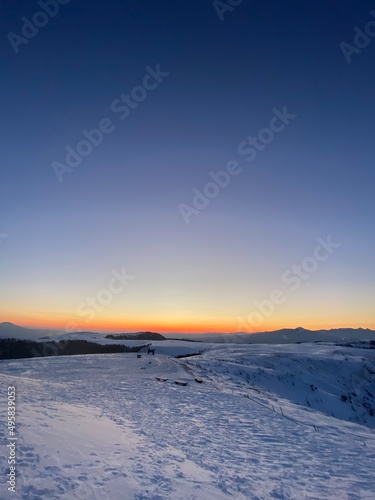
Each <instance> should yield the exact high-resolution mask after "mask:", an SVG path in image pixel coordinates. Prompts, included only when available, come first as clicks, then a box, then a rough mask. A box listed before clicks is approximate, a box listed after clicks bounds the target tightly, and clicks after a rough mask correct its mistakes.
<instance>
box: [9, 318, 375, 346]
mask: <svg viewBox="0 0 375 500" xmlns="http://www.w3.org/2000/svg"><path fill="white" fill-rule="evenodd" d="M65 336H69V338H78V337H79V338H81V339H84V338H87V339H89V338H90V339H91V340H94V338H95V337H96V338H106V339H108V340H142V341H145V340H150V341H162V340H166V339H168V338H169V339H170V338H172V337H173V338H175V339H178V340H182V339H186V340H190V341H201V342H215V343H217V342H224V343H233V344H294V343H299V342H352V341H358V342H359V341H369V340H375V331H374V330H369V329H368V328H366V329H364V328H336V329H332V330H306V329H305V328H302V327H298V328H284V329H282V330H276V331H273V332H261V333H246V332H244V333H230V334H223V333H202V334H181V333H173V334H165V336H164V335H161V334H160V333H156V332H136V333H119V334H110V335H108V334H107V335H106V334H100V333H94V332H75V333H71V334H64V333H61V332H60V333H58V332H52V333H51V331H50V330H47V331H46V330H35V329H31V328H24V327H22V326H18V325H14V324H13V323H9V322H5V323H0V339H6V338H12V339H24V340H36V339H46V338H47V339H51V340H52V339H53V340H54V339H55V338H57V337H58V338H59V339H62V338H64V337H65Z"/></svg>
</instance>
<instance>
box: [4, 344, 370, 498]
mask: <svg viewBox="0 0 375 500" xmlns="http://www.w3.org/2000/svg"><path fill="white" fill-rule="evenodd" d="M153 345H154V346H155V347H156V348H157V351H156V355H155V356H152V355H149V356H147V355H144V354H142V357H141V358H140V359H139V358H137V355H136V354H133V353H125V354H106V355H90V356H61V357H54V358H52V357H51V358H36V359H23V360H2V361H1V362H0V373H1V378H2V386H3V387H4V388H6V387H7V386H8V385H15V386H16V388H17V429H16V435H17V438H18V440H17V444H18V447H17V459H18V460H17V493H16V494H13V493H9V494H8V493H7V492H6V472H7V471H6V464H5V463H4V462H3V463H2V466H1V469H2V470H1V476H0V477H1V479H0V482H1V484H0V490H1V493H0V498H1V499H3V498H4V499H5V498H15V499H25V500H26V499H27V500H29V499H30V500H36V499H48V500H53V499H60V498H68V499H70V498H78V499H94V500H95V499H98V500H99V499H100V500H102V499H104V500H107V499H108V500H109V499H110V500H117V499H121V500H123V499H129V500H132V499H134V500H146V499H147V500H162V499H173V500H174V499H181V500H182V499H184V500H185V499H187V500H193V499H195V500H200V499H202V500H203V499H209V500H210V499H212V500H214V499H215V500H216V499H217V500H221V499H240V500H241V499H276V498H277V499H302V498H310V499H325V498H347V499H373V498H375V435H374V430H373V429H374V423H373V420H374V419H375V417H371V416H370V415H369V414H368V412H367V413H366V408H365V407H364V406H363V403H364V398H365V395H366V394H367V393H366V391H369V392H370V393H371V392H372V394H374V385H373V384H374V374H373V373H372V367H373V366H374V360H375V350H371V349H362V348H349V347H340V346H334V345H314V344H309V345H308V344H303V345H282V346H281V345H279V346H277V345H276V346H275V345H273V346H267V345H262V346H261V345H258V346H254V345H237V346H234V345H233V344H203V343H202V344H201V343H199V344H194V343H193V344H192V343H189V342H178V341H164V342H162V343H160V342H154V343H153ZM158 346H159V347H158ZM161 346H162V347H161ZM158 349H159V350H160V351H161V350H162V351H163V353H162V352H159V353H158ZM201 349H205V352H204V353H203V354H202V355H200V356H196V357H188V358H182V359H175V358H172V357H170V356H175V355H177V354H184V353H186V350H193V351H195V352H196V351H198V350H201ZM157 377H158V378H159V379H161V380H157ZM195 378H200V379H202V380H203V383H197V382H196V381H195V380H194V379H195ZM176 381H182V382H187V385H186V386H181V385H176V383H175V382H176ZM293 383H294V385H293ZM311 385H313V386H314V387H316V389H314V390H312V389H311ZM354 386H355V391H356V394H357V395H356V397H354V396H351V397H352V402H349V401H346V402H344V401H342V400H341V394H342V393H343V392H345V393H347V394H350V393H351V392H354V390H353V387H354ZM369 397H370V396H369ZM1 398H2V399H1V403H2V404H1V422H5V411H4V410H5V404H6V399H5V398H6V391H2V394H1ZM307 400H308V401H309V402H310V404H307ZM332 412H333V413H334V414H335V417H337V418H335V417H333V416H332ZM349 418H351V419H352V420H353V421H349ZM6 436H7V434H6V428H5V426H4V425H3V426H2V427H0V437H1V443H2V449H1V452H2V453H3V455H4V456H6V453H7V452H6V439H5V438H6Z"/></svg>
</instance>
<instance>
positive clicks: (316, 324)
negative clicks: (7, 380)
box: [0, 0, 375, 333]
mask: <svg viewBox="0 0 375 500" xmlns="http://www.w3.org/2000/svg"><path fill="white" fill-rule="evenodd" d="M216 3H217V2H216ZM38 5H39V4H38V3H35V2H31V3H30V2H26V0H22V1H20V2H17V4H15V3H14V2H10V1H9V0H8V1H6V2H5V5H4V13H3V16H2V17H3V18H2V32H3V43H2V44H1V46H0V54H1V57H2V61H3V72H2V81H1V89H2V93H1V95H2V98H1V99H2V109H3V117H4V122H3V123H4V125H3V128H2V142H3V148H2V153H1V160H2V169H1V172H2V176H1V183H0V280H1V303H0V321H10V322H12V323H15V324H17V325H22V326H30V327H38V328H56V329H65V330H67V331H70V330H73V331H74V330H89V331H107V332H110V331H114V332H116V331H117V332H128V331H144V330H151V331H157V332H161V333H163V332H168V331H172V332H194V333H196V332H236V331H249V332H258V331H270V330H277V329H280V328H284V327H287V328H296V327H298V326H303V327H304V328H307V329H312V330H317V329H323V328H327V329H329V328H338V327H353V328H358V327H363V328H372V329H375V317H374V307H373V298H374V292H375V286H374V284H375V266H374V263H373V260H374V255H375V235H374V229H373V226H374V222H373V219H374V213H375V197H374V181H375V171H374V146H373V145H374V132H375V130H374V124H373V116H374V114H375V101H374V99H373V89H374V85H375V72H374V71H373V61H374V57H375V36H372V35H371V36H368V35H367V39H368V40H366V38H363V37H365V36H366V35H363V36H362V39H360V38H358V39H357V42H358V43H357V45H358V44H362V45H361V48H358V47H357V46H356V45H354V44H355V40H354V39H355V36H356V35H357V36H359V35H358V30H364V29H365V27H366V26H367V25H368V23H370V22H374V21H375V17H374V15H373V14H372V13H371V12H374V11H373V9H374V6H373V2H370V1H367V0H365V1H363V2H361V3H360V4H358V2H355V1H346V2H342V1H339V0H335V1H334V2H332V3H331V4H330V8H329V9H327V7H326V2H324V1H323V0H317V1H316V2H314V3H307V2H294V1H287V2H278V1H276V0H268V1H264V0H256V1H254V2H242V3H240V4H239V5H238V6H236V7H231V8H229V9H227V10H226V11H225V12H224V13H223V12H222V13H221V14H220V13H218V10H217V7H216V8H215V2H211V1H209V2H192V1H191V0H189V1H187V0H182V1H180V2H179V3H178V6H177V5H176V4H175V3H173V2H166V3H164V4H163V5H160V4H159V3H155V2H151V1H146V2H143V3H142V5H139V4H138V3H137V2H133V1H129V2H111V3H110V4H105V3H103V2H94V3H93V2H90V3H89V2H87V1H83V2H79V3H75V2H68V3H67V4H66V5H65V4H64V5H62V4H61V5H60V7H59V12H58V13H57V14H56V15H55V16H54V17H51V18H49V19H48V23H47V24H46V25H45V26H44V27H40V28H39V29H38V30H37V33H36V34H35V35H33V36H32V37H30V38H29V39H28V41H27V43H22V44H20V45H18V46H17V49H18V52H17V53H16V51H15V50H14V46H12V43H11V42H10V40H9V37H8V36H7V34H9V33H10V32H12V33H16V34H18V35H21V34H22V26H23V21H22V18H23V16H25V17H26V18H28V19H33V16H34V15H35V13H36V12H38V11H40V7H39V6H38ZM356 28H358V29H357V30H356ZM374 31H375V30H374ZM369 32H371V30H369ZM363 33H365V32H364V31H363ZM343 42H345V43H346V44H350V45H351V46H352V47H354V48H355V51H353V52H352V53H351V56H350V61H348V52H346V55H345V54H344V52H343V50H342V45H341V46H340V44H342V43H343ZM349 62H350V63H349ZM98 130H99V132H98ZM82 141H86V143H84V144H83V143H82ZM87 141H88V142H87ZM79 144H81V146H79ZM87 144H88V145H87ZM85 148H86V149H85ZM78 151H81V153H82V156H80V155H79V154H78ZM72 165H73V166H72ZM64 166H65V167H64Z"/></svg>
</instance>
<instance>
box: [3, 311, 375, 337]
mask: <svg viewBox="0 0 375 500" xmlns="http://www.w3.org/2000/svg"><path fill="white" fill-rule="evenodd" d="M0 321H9V322H11V323H14V324H16V325H19V326H24V327H25V328H37V329H53V330H61V331H66V332H74V331H92V332H113V333H115V332H119V333H120V332H124V333H127V332H139V331H154V332H159V333H170V332H176V333H197V334H199V333H211V332H212V333H237V332H238V325H237V324H236V322H235V321H233V319H232V318H231V319H230V320H229V319H228V320H227V321H221V322H214V321H209V320H207V321H205V322H204V323H202V322H201V321H197V322H189V321H173V320H172V321H162V320H159V321H150V320H148V321H146V320H145V321H142V320H129V321H125V320H118V319H112V320H107V321H100V320H97V321H92V322H85V321H80V322H75V321H74V320H66V318H63V317H62V316H61V315H59V316H57V315H56V316H55V317H53V318H52V317H51V318H47V317H46V316H44V317H43V318H42V317H41V316H39V315H27V314H25V315H18V314H13V315H9V316H7V317H3V318H2V319H1V320H0ZM299 326H302V327H303V328H306V329H310V330H323V329H331V328H370V329H375V323H372V324H366V325H363V324H360V323H359V322H358V323H350V324H348V323H345V324H344V323H333V324H327V323H318V322H317V323H315V322H314V323H313V322H310V321H306V322H304V323H303V324H301V322H300V321H299V322H298V323H296V321H293V320H290V321H287V322H285V323H283V324H278V323H271V322H269V323H266V322H264V323H263V324H262V325H260V326H259V327H254V328H252V329H251V330H250V329H249V330H248V333H258V332H264V331H275V330H281V329H283V328H297V327H299Z"/></svg>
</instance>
